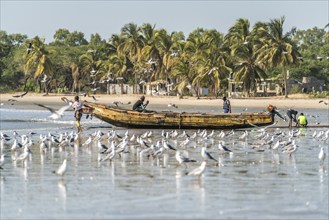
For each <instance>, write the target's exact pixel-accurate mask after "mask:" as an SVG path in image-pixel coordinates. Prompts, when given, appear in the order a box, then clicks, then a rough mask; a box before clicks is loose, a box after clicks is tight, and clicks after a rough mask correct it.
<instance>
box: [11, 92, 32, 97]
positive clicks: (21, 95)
mask: <svg viewBox="0 0 329 220" xmlns="http://www.w3.org/2000/svg"><path fill="white" fill-rule="evenodd" d="M28 92H29V91H26V92H24V93H23V94H20V95H13V97H14V98H23V96H25V95H26V94H27V93H28Z"/></svg>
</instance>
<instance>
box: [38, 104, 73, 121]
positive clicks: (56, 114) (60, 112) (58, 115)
mask: <svg viewBox="0 0 329 220" xmlns="http://www.w3.org/2000/svg"><path fill="white" fill-rule="evenodd" d="M34 104H35V105H37V106H40V107H42V108H45V109H48V110H49V111H50V112H51V113H52V114H51V115H50V116H49V118H51V119H53V120H56V119H59V118H62V117H63V115H64V112H65V111H66V110H68V109H69V108H70V107H71V106H72V104H73V103H72V102H69V104H68V105H65V106H63V107H61V108H60V109H58V110H55V109H53V108H50V107H48V106H45V105H42V104H37V103H34Z"/></svg>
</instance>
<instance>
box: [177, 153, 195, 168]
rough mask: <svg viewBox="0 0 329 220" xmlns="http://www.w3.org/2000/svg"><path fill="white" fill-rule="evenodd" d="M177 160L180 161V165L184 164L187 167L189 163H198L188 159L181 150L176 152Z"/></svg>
mask: <svg viewBox="0 0 329 220" xmlns="http://www.w3.org/2000/svg"><path fill="white" fill-rule="evenodd" d="M175 158H176V160H177V161H178V163H179V165H182V164H183V163H184V165H185V167H186V164H185V163H187V162H196V160H191V159H189V158H188V157H185V156H184V155H183V154H181V152H180V151H179V150H177V151H176V154H175Z"/></svg>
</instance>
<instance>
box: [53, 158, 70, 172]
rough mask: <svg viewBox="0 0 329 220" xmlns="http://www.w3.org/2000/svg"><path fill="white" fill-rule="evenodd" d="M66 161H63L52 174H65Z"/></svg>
mask: <svg viewBox="0 0 329 220" xmlns="http://www.w3.org/2000/svg"><path fill="white" fill-rule="evenodd" d="M66 161H67V160H66V159H64V160H63V163H62V164H61V165H60V166H59V167H58V169H57V170H56V171H53V173H56V174H57V175H60V176H63V175H64V174H65V173H66V170H67V165H66Z"/></svg>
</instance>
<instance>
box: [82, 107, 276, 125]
mask: <svg viewBox="0 0 329 220" xmlns="http://www.w3.org/2000/svg"><path fill="white" fill-rule="evenodd" d="M84 106H85V108H84V113H85V114H93V115H94V116H96V117H97V118H99V119H100V120H102V121H105V122H108V123H110V124H112V125H114V126H118V127H126V128H151V129H166V128H168V129H169V128H171V129H172V128H175V129H180V128H184V129H201V128H202V129H203V128H205V129H210V128H212V129H235V128H248V127H254V126H266V125H271V124H273V118H272V115H271V114H270V113H267V112H244V113H231V114H225V113H218V114H213V113H188V112H172V111H150V110H146V111H145V112H137V111H133V110H129V109H122V108H119V107H116V106H106V105H102V104H96V103H91V102H85V103H84Z"/></svg>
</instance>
